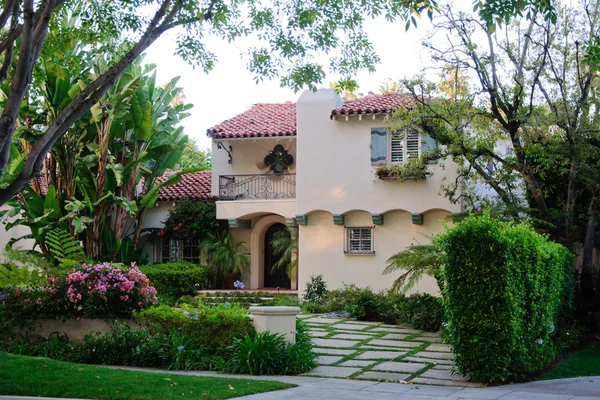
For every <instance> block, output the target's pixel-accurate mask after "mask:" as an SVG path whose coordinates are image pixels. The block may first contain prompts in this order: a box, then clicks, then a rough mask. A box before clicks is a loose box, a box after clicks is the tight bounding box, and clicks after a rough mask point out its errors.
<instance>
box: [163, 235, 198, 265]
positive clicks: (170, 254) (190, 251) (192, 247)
mask: <svg viewBox="0 0 600 400" xmlns="http://www.w3.org/2000/svg"><path fill="white" fill-rule="evenodd" d="M198 245H199V243H198V242H197V241H193V240H179V239H174V238H173V239H169V238H163V239H162V252H161V261H162V262H163V263H167V262H175V261H189V262H193V263H195V264H199V263H200V249H199V247H198Z"/></svg>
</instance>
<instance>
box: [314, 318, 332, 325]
mask: <svg viewBox="0 0 600 400" xmlns="http://www.w3.org/2000/svg"><path fill="white" fill-rule="evenodd" d="M335 322H340V320H339V319H337V318H313V319H309V320H308V323H309V324H333V323H335Z"/></svg>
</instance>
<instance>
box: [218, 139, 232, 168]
mask: <svg viewBox="0 0 600 400" xmlns="http://www.w3.org/2000/svg"><path fill="white" fill-rule="evenodd" d="M217 149H223V150H225V151H226V152H227V155H228V156H229V160H228V163H229V164H232V163H233V156H232V155H231V153H233V148H232V147H231V145H229V146H228V147H225V145H224V144H223V143H221V142H217Z"/></svg>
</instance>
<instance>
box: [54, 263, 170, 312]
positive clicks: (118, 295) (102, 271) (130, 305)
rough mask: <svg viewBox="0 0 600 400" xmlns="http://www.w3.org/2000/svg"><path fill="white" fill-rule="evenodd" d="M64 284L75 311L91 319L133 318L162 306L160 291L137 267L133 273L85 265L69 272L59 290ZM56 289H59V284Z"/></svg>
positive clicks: (105, 266) (114, 268)
mask: <svg viewBox="0 0 600 400" xmlns="http://www.w3.org/2000/svg"><path fill="white" fill-rule="evenodd" d="M63 283H64V284H65V286H66V297H67V300H68V301H69V303H71V305H72V306H71V307H73V308H75V309H76V310H82V311H84V314H87V315H89V314H96V315H115V316H129V315H131V313H132V312H133V311H138V310H140V309H142V308H146V307H148V306H150V305H153V304H157V303H158V298H157V297H156V289H155V288H154V287H152V286H150V285H149V283H150V281H149V280H148V278H147V277H146V275H144V274H143V273H142V272H141V271H140V270H139V269H138V267H137V266H136V265H135V263H134V264H132V265H131V268H130V269H129V270H122V269H120V268H117V267H114V266H112V265H110V264H109V263H104V264H96V265H85V264H84V265H82V266H81V267H79V268H77V269H73V270H71V271H69V273H68V274H67V276H66V278H64V282H62V281H61V282H60V283H59V286H61V284H63ZM53 286H54V288H56V284H54V285H53ZM52 290H53V287H52V285H51V286H50V291H52ZM54 290H56V289H54Z"/></svg>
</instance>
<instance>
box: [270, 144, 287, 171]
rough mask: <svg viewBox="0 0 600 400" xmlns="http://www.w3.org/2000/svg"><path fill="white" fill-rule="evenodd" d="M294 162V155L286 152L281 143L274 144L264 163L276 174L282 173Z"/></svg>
mask: <svg viewBox="0 0 600 400" xmlns="http://www.w3.org/2000/svg"><path fill="white" fill-rule="evenodd" d="M293 163H294V157H292V156H291V155H290V154H288V152H287V150H286V149H284V148H283V146H282V145H280V144H278V145H276V146H275V147H274V148H273V150H271V151H269V154H268V155H267V156H266V157H265V165H267V166H269V168H270V169H271V171H273V172H274V173H276V174H283V173H284V172H285V170H287V169H288V167H289V166H290V165H292V164H293Z"/></svg>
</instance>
